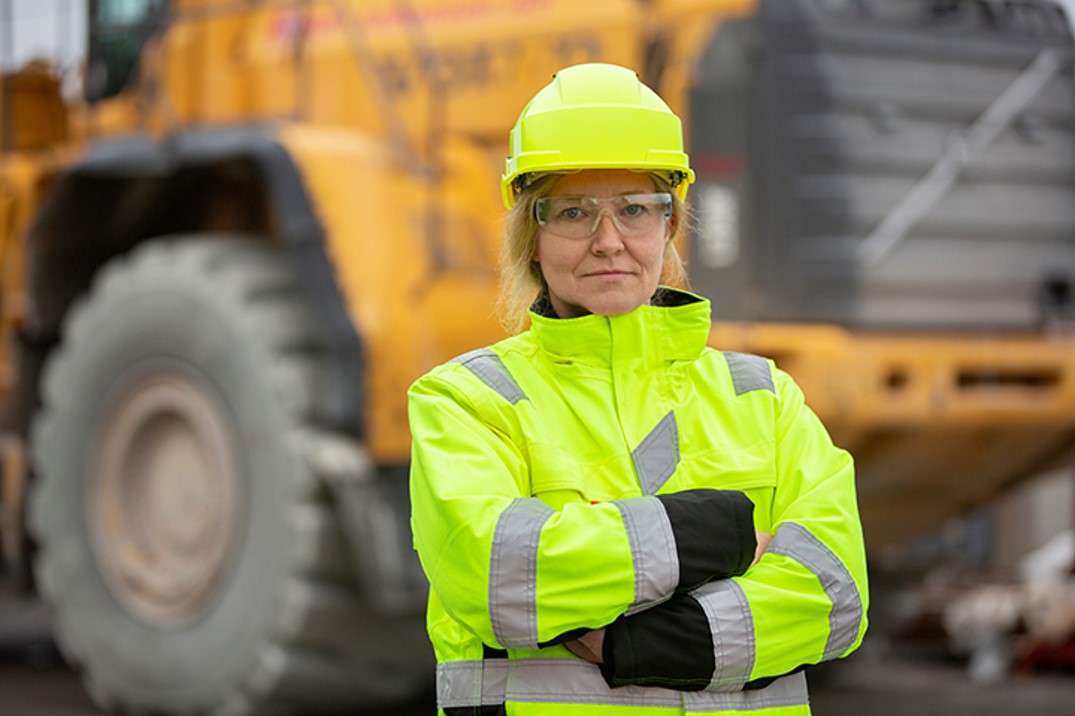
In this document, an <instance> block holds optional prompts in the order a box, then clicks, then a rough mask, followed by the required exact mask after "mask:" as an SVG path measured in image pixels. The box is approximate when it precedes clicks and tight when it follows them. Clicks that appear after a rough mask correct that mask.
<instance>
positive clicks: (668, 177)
mask: <svg viewBox="0 0 1075 716" xmlns="http://www.w3.org/2000/svg"><path fill="white" fill-rule="evenodd" d="M692 180H693V173H692V172H691V170H690V168H689V165H688V162H687V156H686V155H685V154H684V153H683V150H682V131H681V128H680V123H679V119H678V118H677V117H676V116H675V115H674V114H673V113H672V112H671V110H669V109H668V107H667V105H665V104H664V102H662V101H661V100H660V98H659V97H657V95H656V94H655V93H653V91H652V90H650V89H649V88H647V87H646V86H645V85H643V84H642V83H640V82H639V81H638V78H637V76H636V75H635V74H634V73H633V72H631V71H630V70H627V69H624V68H621V67H616V66H612V65H604V64H587V65H578V66H575V67H570V68H567V69H565V70H563V71H561V72H560V73H558V74H557V75H556V76H555V77H554V78H553V81H552V83H551V84H550V85H548V86H547V87H546V88H544V89H543V90H541V91H540V92H539V93H538V94H537V95H536V96H535V97H534V99H533V100H531V102H530V104H528V105H527V107H526V108H525V109H524V110H523V112H522V115H521V116H520V118H519V121H518V123H517V124H516V126H515V128H514V129H513V130H512V134H511V156H510V157H509V158H508V160H507V168H506V172H505V174H504V177H503V189H504V198H505V203H506V205H507V206H508V208H509V209H510V213H509V216H508V221H507V228H506V231H505V243H504V247H503V251H502V260H501V269H502V276H503V280H504V286H503V296H502V302H503V305H504V307H505V310H506V314H507V319H508V320H507V322H508V323H509V324H510V327H511V328H512V329H514V332H515V335H513V336H512V337H511V338H508V339H506V340H504V341H501V342H500V343H497V344H496V345H494V346H492V347H490V348H485V349H480V350H477V351H473V352H471V353H468V354H466V355H464V356H461V357H459V358H457V359H455V360H454V361H452V362H450V363H447V364H445V365H442V366H439V367H438V368H436V369H434V370H433V371H431V372H430V373H429V374H427V375H426V376H424V377H422V378H421V379H419V380H418V381H417V382H416V383H415V384H414V385H413V386H412V388H411V391H410V419H411V428H412V434H413V440H414V447H413V463H412V472H411V490H412V505H413V518H412V522H413V529H414V535H415V545H416V548H417V550H418V554H419V556H420V558H421V560H422V564H423V567H424V569H425V571H426V574H427V575H428V577H429V580H430V584H431V593H430V602H429V613H428V626H429V633H430V637H431V639H432V641H433V645H434V649H435V651H436V655H437V660H438V667H437V687H438V706H439V708H440V709H441V713H443V714H445V715H446V716H454V715H458V714H552V713H555V714H558V715H560V714H566V715H570V714H580V715H581V714H630V713H639V714H642V713H644V714H646V715H647V716H650V715H654V714H682V713H692V714H706V713H708V714H716V713H720V714H727V713H738V712H741V711H750V712H752V713H759V712H761V713H774V714H775V713H780V714H793V713H794V714H805V713H809V706H808V701H807V694H806V684H805V680H804V676H803V674H802V673H801V671H802V668H803V667H804V666H807V665H811V664H815V663H818V662H820V661H823V660H827V659H833V658H837V657H840V656H843V655H845V654H847V653H849V652H851V651H852V650H854V649H855V648H856V647H857V646H858V644H859V643H860V642H861V640H862V637H863V634H864V632H865V628H866V565H865V556H864V553H863V546H862V535H861V528H860V525H859V521H858V515H857V508H856V502H855V493H854V473H853V467H852V462H851V458H850V456H849V455H848V454H847V453H845V452H844V451H842V450H839V449H838V448H835V447H834V446H833V445H832V443H831V441H830V440H829V437H828V435H827V434H826V432H825V430H824V428H823V427H822V426H821V424H820V423H819V421H818V420H817V418H816V417H815V416H814V414H813V413H812V412H811V411H810V410H809V409H808V408H807V407H806V406H805V405H804V403H803V398H802V393H801V391H800V390H799V389H798V387H797V386H796V385H795V383H794V382H793V381H792V380H791V378H789V377H788V376H787V375H786V374H785V373H783V372H781V371H780V370H778V369H777V368H775V367H774V366H773V365H772V364H771V363H770V362H768V361H766V360H764V359H762V358H759V357H756V356H749V355H743V354H733V353H721V352H719V351H715V350H713V349H711V348H709V347H707V346H706V340H707V338H708V335H709V327H710V312H709V303H708V302H707V301H705V300H704V299H701V298H699V297H698V296H695V295H692V294H690V293H688V292H686V291H683V290H677V289H673V288H668V287H666V285H667V284H674V283H678V282H681V281H682V278H683V276H682V274H683V270H682V264H681V262H680V261H679V258H678V255H677V254H676V248H675V239H676V236H677V234H678V233H680V232H681V231H682V230H683V228H684V225H685V223H686V222H685V209H684V206H683V199H684V198H685V196H686V193H687V188H688V186H689V185H690V182H691V181H692ZM662 284H664V285H665V286H662ZM535 296H536V300H535ZM531 302H532V305H531V306H530V310H529V313H528V314H527V312H526V311H525V307H526V306H527V305H528V304H530V303H531ZM527 319H529V322H530V328H529V329H528V330H523V329H524V328H525V324H526V321H527ZM769 535H773V537H772V541H771V543H770V542H769V537H768V536H769Z"/></svg>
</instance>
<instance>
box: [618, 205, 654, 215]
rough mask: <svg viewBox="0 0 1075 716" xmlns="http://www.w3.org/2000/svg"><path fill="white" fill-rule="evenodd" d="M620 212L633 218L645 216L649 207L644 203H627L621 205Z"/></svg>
mask: <svg viewBox="0 0 1075 716" xmlns="http://www.w3.org/2000/svg"><path fill="white" fill-rule="evenodd" d="M622 213H623V215H624V216H627V217H630V218H632V219H635V218H638V217H640V216H645V215H646V214H647V213H649V207H648V206H646V205H645V204H628V205H627V206H625V207H623V212H622Z"/></svg>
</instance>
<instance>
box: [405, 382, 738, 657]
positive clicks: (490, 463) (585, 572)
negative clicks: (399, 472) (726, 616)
mask: <svg viewBox="0 0 1075 716" xmlns="http://www.w3.org/2000/svg"><path fill="white" fill-rule="evenodd" d="M453 369H454V366H449V367H447V368H443V369H438V372H435V373H434V374H432V375H427V376H426V377H424V378H422V379H420V380H419V381H418V382H416V383H415V384H414V385H413V386H412V387H411V390H410V393H409V417H410V426H411V433H412V441H413V443H412V444H413V448H412V462H411V501H412V518H411V521H412V529H413V533H414V540H415V548H416V549H417V551H418V555H419V558H420V559H421V562H422V566H423V569H424V570H425V572H426V575H427V577H428V578H429V581H430V585H431V588H432V589H433V590H434V591H435V592H436V594H437V596H438V597H439V599H440V600H441V602H442V603H443V605H444V607H445V609H446V610H447V611H448V613H449V614H450V615H451V616H452V617H453V618H454V619H455V620H456V621H458V622H459V623H461V624H462V625H464V626H465V627H466V628H468V629H469V630H471V631H472V632H473V633H474V634H476V635H477V636H478V637H479V638H480V639H481V640H482V641H483V642H484V643H486V644H488V645H490V646H493V647H496V648H514V649H535V648H539V647H541V646H546V645H548V644H555V643H560V642H562V641H566V640H567V639H569V638H572V637H573V636H575V635H577V634H579V633H581V632H582V631H584V630H586V629H593V628H597V627H602V626H605V625H606V624H609V623H611V622H612V621H614V620H615V619H616V618H617V617H619V616H621V615H623V614H625V613H632V612H634V611H638V610H640V609H644V608H646V607H649V606H652V605H653V604H657V603H660V602H661V601H663V600H665V599H667V598H668V597H669V596H671V595H672V594H673V593H675V592H676V591H684V590H689V589H691V588H694V587H696V586H698V585H699V584H703V583H705V582H708V581H710V580H712V579H715V578H719V577H726V576H730V575H732V574H741V573H743V572H744V571H745V570H746V568H747V566H748V565H749V564H750V561H751V559H752V557H753V553H754V549H755V539H754V531H753V505H752V504H751V502H750V501H749V500H748V499H746V498H745V496H743V495H742V494H741V493H738V492H729V491H720V490H699V491H696V492H697V493H698V494H696V495H694V496H693V498H691V497H690V496H679V497H677V496H662V497H661V498H657V497H641V498H632V499H625V500H616V501H612V502H607V503H600V504H595V505H591V504H588V503H577V504H576V503H571V504H568V505H566V506H565V507H563V509H562V510H560V511H555V510H553V509H552V508H550V507H549V506H547V505H546V504H545V503H543V502H542V501H540V500H539V499H537V498H535V497H531V496H530V491H529V477H528V462H527V456H526V448H525V444H520V442H522V439H521V438H519V437H518V429H517V427H513V419H512V416H511V411H512V410H514V409H515V407H514V406H512V405H511V404H510V403H509V401H507V400H505V399H504V398H503V397H502V396H500V395H497V394H496V393H495V392H493V391H489V390H488V389H487V388H486V387H485V386H483V385H482V384H481V383H480V382H478V381H476V380H474V381H471V379H470V377H469V375H468V374H467V373H466V372H464V371H463V370H453ZM513 433H514V435H513ZM703 525H704V526H705V529H703ZM713 525H716V526H717V529H716V530H715V531H714V530H713V529H711V526H713ZM700 534H701V535H705V537H704V538H705V539H706V540H708V544H707V545H705V548H699V547H698V546H697V545H694V544H692V543H691V541H692V540H694V539H696V536H697V535H700Z"/></svg>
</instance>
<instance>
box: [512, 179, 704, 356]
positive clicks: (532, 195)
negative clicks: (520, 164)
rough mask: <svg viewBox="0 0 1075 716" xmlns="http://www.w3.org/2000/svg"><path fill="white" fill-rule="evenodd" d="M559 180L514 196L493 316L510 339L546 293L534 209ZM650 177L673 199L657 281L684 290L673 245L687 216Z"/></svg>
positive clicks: (538, 182)
mask: <svg viewBox="0 0 1075 716" xmlns="http://www.w3.org/2000/svg"><path fill="white" fill-rule="evenodd" d="M561 176H563V174H546V175H543V176H541V177H538V178H537V179H535V180H534V181H533V182H531V183H530V184H529V185H527V186H526V187H525V188H524V189H523V190H522V191H520V192H519V194H518V196H516V197H515V206H513V207H512V208H511V210H510V211H508V213H507V216H506V219H505V222H504V240H503V242H502V243H501V245H500V259H499V262H498V268H499V271H500V293H499V296H498V297H497V315H498V316H499V317H500V323H501V325H502V326H503V327H504V329H505V330H506V331H508V333H510V334H512V335H514V334H516V333H521V332H522V331H525V330H526V329H527V326H528V324H529V321H530V315H529V310H530V306H531V304H533V302H534V299H535V298H537V297H538V296H539V295H541V294H542V293H544V292H545V291H546V290H547V288H548V286H547V285H546V283H545V277H544V276H542V274H541V266H540V265H538V263H537V262H536V261H535V260H534V254H535V253H537V230H538V223H537V219H536V218H535V216H534V204H535V203H537V200H538V199H540V198H541V197H543V196H548V195H549V193H550V192H551V191H552V186H553V184H554V183H555V182H556V180H557V179H558V178H559V177H561ZM649 176H650V177H651V178H652V179H653V183H654V188H655V189H656V190H657V191H662V192H668V193H670V194H671V195H672V236H671V237H670V239H669V241H668V243H667V244H666V245H665V250H664V262H663V264H662V266H661V278H660V282H661V284H662V285H665V286H673V287H677V288H687V269H686V267H685V266H684V263H683V259H682V257H681V256H680V254H679V249H678V248H677V244H678V243H679V240H680V237H681V236H685V235H686V233H687V228H688V223H689V211H688V209H687V206H686V204H685V203H684V202H683V200H682V199H680V198H679V195H678V194H676V192H675V190H674V189H673V188H672V185H671V183H670V182H669V181H668V180H667V179H666V178H665V177H663V176H660V175H657V174H649Z"/></svg>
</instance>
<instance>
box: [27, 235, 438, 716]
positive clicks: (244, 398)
mask: <svg viewBox="0 0 1075 716" xmlns="http://www.w3.org/2000/svg"><path fill="white" fill-rule="evenodd" d="M316 327H317V321H316V320H313V316H312V315H311V312H310V309H309V307H308V305H307V302H306V299H305V294H304V293H303V291H302V290H301V289H300V285H299V283H298V281H297V280H296V278H295V276H294V275H293V273H292V271H291V269H290V266H289V265H288V263H287V262H286V261H284V260H282V255H281V254H280V253H279V252H277V251H276V250H274V249H272V248H271V247H269V246H268V245H265V244H263V243H261V242H258V241H254V240H247V239H234V238H186V239H176V240H158V241H154V242H151V243H149V244H147V245H145V246H143V247H142V248H140V249H138V250H137V251H135V252H134V253H133V254H132V255H130V256H128V257H123V258H120V259H118V260H116V261H114V262H113V263H112V264H110V265H109V266H108V267H106V269H105V270H104V271H103V272H102V275H101V276H100V277H99V278H98V280H97V281H96V282H95V285H94V288H93V290H92V291H91V292H90V295H89V296H88V298H87V299H86V300H85V301H83V302H82V303H81V304H80V305H79V307H78V308H77V309H76V310H75V311H73V313H72V315H71V316H70V318H69V319H68V321H67V323H66V324H65V328H64V341H63V344H62V346H61V348H60V349H59V350H58V351H57V352H56V355H54V357H52V358H51V359H50V361H49V364H48V366H47V368H46V373H45V377H44V380H43V407H42V410H41V412H40V414H39V415H38V417H37V419H36V420H35V424H34V429H33V431H32V436H31V437H32V442H33V459H34V466H35V470H36V480H35V486H34V491H33V495H32V500H31V525H32V527H33V529H34V532H35V536H36V538H37V540H38V541H39V543H40V552H39V556H38V559H37V575H38V579H39V581H40V584H41V587H42V590H43V592H44V594H45V596H46V597H47V598H48V599H49V601H50V602H51V603H52V604H53V606H54V608H55V613H56V635H57V639H58V641H59V643H60V646H61V647H62V649H63V651H64V652H65V654H66V655H67V656H68V657H69V658H70V659H72V660H73V661H75V662H76V663H78V664H79V665H80V666H81V667H82V669H83V673H84V676H85V681H86V684H87V687H88V690H89V691H90V693H91V695H92V696H93V697H94V699H95V700H96V701H97V703H98V704H99V705H101V706H102V707H103V708H105V709H109V710H117V711H123V712H126V713H135V714H142V713H164V714H214V715H223V714H255V713H257V714H262V713H269V712H277V711H278V710H283V711H284V712H295V713H302V714H306V713H316V712H321V711H330V710H338V709H340V708H350V709H353V708H355V707H356V706H361V705H362V704H369V703H371V702H378V703H384V702H385V701H391V700H397V699H402V698H407V697H409V696H412V695H413V693H414V691H415V689H416V688H420V686H421V685H422V684H423V679H428V674H425V675H422V674H421V673H420V670H418V669H416V668H414V664H415V659H414V658H413V655H414V653H415V648H418V649H419V650H420V649H421V648H423V647H420V646H419V647H415V635H416V634H421V628H420V624H416V623H412V622H410V621H408V622H406V623H404V622H400V621H398V620H396V621H394V620H386V619H384V618H382V617H381V616H380V615H378V614H377V613H375V611H374V610H372V609H371V608H369V606H368V604H367V602H366V601H365V600H364V599H363V598H362V596H361V593H360V592H359V591H358V590H357V589H356V586H355V583H354V582H355V580H354V578H353V575H352V570H351V566H350V565H351V562H350V558H349V554H348V550H347V546H346V543H345V541H344V538H343V537H342V534H343V533H342V532H341V530H340V529H339V525H338V524H337V522H336V518H335V511H334V510H333V509H332V505H331V504H330V502H329V498H328V495H327V492H326V490H325V488H324V487H323V486H322V484H321V481H320V480H318V479H317V478H316V476H315V475H313V474H312V472H311V467H310V461H309V460H307V459H306V453H307V449H308V445H309V441H310V440H311V439H312V436H316V434H317V425H316V415H314V411H315V406H314V402H315V401H314V397H313V396H314V395H315V394H316V390H315V381H316V380H318V379H319V377H321V376H323V375H324V372H319V371H318V363H319V360H320V357H321V356H323V355H324V351H323V345H324V343H323V341H322V340H321V339H320V336H319V334H318V331H317V328H316ZM415 621H417V620H415ZM401 641H402V642H403V646H402V649H400V648H398V647H396V646H390V645H397V644H400V642H401ZM421 660H422V659H421V658H419V659H418V661H421Z"/></svg>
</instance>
